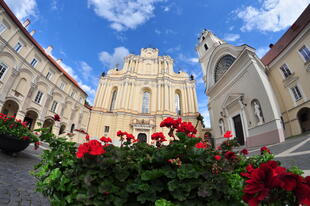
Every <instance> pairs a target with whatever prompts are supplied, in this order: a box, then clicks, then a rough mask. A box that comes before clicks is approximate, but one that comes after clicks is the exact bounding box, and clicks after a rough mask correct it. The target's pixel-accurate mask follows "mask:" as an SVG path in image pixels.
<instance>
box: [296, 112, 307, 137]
mask: <svg viewBox="0 0 310 206" xmlns="http://www.w3.org/2000/svg"><path fill="white" fill-rule="evenodd" d="M297 118H298V120H299V124H300V128H301V132H302V133H303V132H307V131H310V108H307V107H304V108H302V109H301V110H299V112H298V113H297Z"/></svg>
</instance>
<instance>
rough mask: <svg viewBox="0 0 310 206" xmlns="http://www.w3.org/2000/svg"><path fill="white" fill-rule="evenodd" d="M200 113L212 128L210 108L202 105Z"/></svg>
mask: <svg viewBox="0 0 310 206" xmlns="http://www.w3.org/2000/svg"><path fill="white" fill-rule="evenodd" d="M199 110H200V114H201V115H202V116H203V118H204V119H203V122H204V124H205V127H206V128H210V127H211V122H210V114H209V110H208V108H207V107H200V108H199Z"/></svg>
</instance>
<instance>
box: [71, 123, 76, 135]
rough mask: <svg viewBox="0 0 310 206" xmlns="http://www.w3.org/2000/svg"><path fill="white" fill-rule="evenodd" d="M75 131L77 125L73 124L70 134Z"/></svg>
mask: <svg viewBox="0 0 310 206" xmlns="http://www.w3.org/2000/svg"><path fill="white" fill-rule="evenodd" d="M74 129H75V124H72V125H71V129H70V133H73V132H74Z"/></svg>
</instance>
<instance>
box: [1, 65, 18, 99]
mask: <svg viewBox="0 0 310 206" xmlns="http://www.w3.org/2000/svg"><path fill="white" fill-rule="evenodd" d="M12 70H13V71H12V73H11V76H10V77H9V79H8V80H7V81H6V83H5V84H4V86H3V89H2V91H1V95H0V101H2V102H4V101H5V98H6V97H7V96H8V94H9V92H10V90H11V89H12V87H13V84H14V82H15V79H16V78H17V76H18V75H19V70H18V69H17V68H16V67H13V68H12Z"/></svg>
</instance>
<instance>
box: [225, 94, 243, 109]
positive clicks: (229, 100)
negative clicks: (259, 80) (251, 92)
mask: <svg viewBox="0 0 310 206" xmlns="http://www.w3.org/2000/svg"><path fill="white" fill-rule="evenodd" d="M243 96H244V94H242V93H233V94H229V95H227V96H226V98H225V100H224V102H223V105H222V107H223V108H226V107H228V106H230V105H232V104H234V103H238V100H239V99H240V98H241V97H243Z"/></svg>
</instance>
